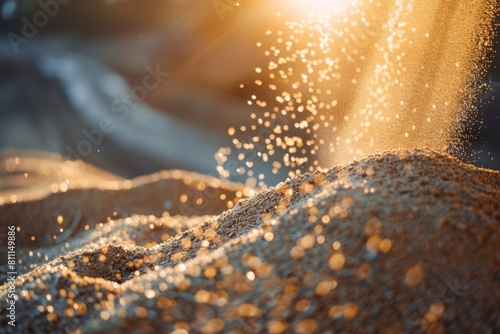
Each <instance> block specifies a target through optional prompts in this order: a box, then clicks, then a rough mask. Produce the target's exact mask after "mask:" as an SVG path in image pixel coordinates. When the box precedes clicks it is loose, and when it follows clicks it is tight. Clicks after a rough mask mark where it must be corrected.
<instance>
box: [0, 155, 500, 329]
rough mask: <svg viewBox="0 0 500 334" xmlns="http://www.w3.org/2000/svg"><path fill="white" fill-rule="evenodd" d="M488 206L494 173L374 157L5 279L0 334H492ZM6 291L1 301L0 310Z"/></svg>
mask: <svg viewBox="0 0 500 334" xmlns="http://www.w3.org/2000/svg"><path fill="white" fill-rule="evenodd" d="M498 203H500V173H498V172H493V171H488V170H484V169H478V168H475V167H472V166H469V165H465V164H462V163H461V162H459V161H458V160H456V159H454V158H451V157H449V156H447V155H442V154H438V153H434V152H430V151H418V150H416V151H412V152H406V151H398V152H385V153H383V154H381V155H375V156H370V157H367V158H365V159H363V160H360V161H355V162H352V163H351V164H348V165H345V166H337V167H334V168H332V169H331V170H328V171H317V172H315V173H312V174H304V175H301V176H299V177H297V178H295V179H292V180H289V181H287V182H285V183H282V184H280V185H278V186H277V187H276V188H271V189H268V190H265V191H263V192H261V193H259V194H257V195H255V196H254V197H252V198H250V199H248V200H244V201H241V202H239V203H238V204H237V205H236V206H235V207H234V208H233V209H231V210H228V211H226V212H224V213H222V214H221V215H219V216H218V217H215V218H213V219H211V220H208V221H207V222H205V223H202V222H200V221H199V220H198V221H196V222H194V223H193V225H189V224H188V222H184V223H183V224H184V225H182V226H184V227H185V229H184V230H183V232H181V233H179V234H178V235H177V236H175V237H173V238H171V239H169V240H167V241H166V242H163V243H157V244H156V245H154V246H151V247H144V246H146V245H145V244H143V245H141V244H140V243H139V242H138V243H128V244H126V243H124V245H121V244H120V243H119V242H114V241H113V236H116V235H114V232H116V233H117V234H119V236H120V238H122V237H123V235H124V234H123V233H124V231H127V229H130V230H129V231H130V232H132V230H133V228H132V227H127V226H134V225H133V222H134V219H135V221H141V219H142V220H143V221H144V220H147V219H149V221H148V223H151V224H152V225H151V226H153V227H154V228H151V230H152V231H149V232H148V233H145V235H148V234H150V237H147V238H146V239H148V238H151V239H153V238H154V231H155V229H156V227H155V226H159V225H161V224H159V220H160V219H156V218H154V217H144V218H141V217H139V216H136V217H131V218H130V220H128V223H127V222H126V220H123V221H117V222H108V223H106V224H104V225H103V227H102V229H100V230H99V231H88V232H85V233H83V234H80V235H79V236H76V237H75V239H74V242H75V243H78V244H79V245H84V244H85V242H86V241H89V242H90V241H91V242H93V244H94V246H93V247H87V248H85V249H83V248H77V249H76V250H75V251H73V252H70V253H69V254H67V255H65V256H64V257H59V258H57V259H56V260H54V261H51V262H50V263H48V264H45V265H42V266H40V267H38V268H36V269H34V270H33V271H32V272H29V273H26V274H25V275H23V276H22V277H20V278H19V279H18V280H17V287H18V291H19V293H20V295H21V296H20V300H19V301H18V303H17V304H16V307H17V317H18V319H19V322H18V323H17V326H18V327H16V328H14V327H10V326H7V325H6V322H7V319H4V318H3V319H2V325H3V328H4V330H5V331H9V330H10V331H13V332H14V331H15V330H16V331H17V330H19V329H22V330H25V331H50V332H71V331H77V332H78V331H81V332H85V333H87V332H102V333H122V332H126V331H132V330H133V331H135V332H151V331H158V332H160V331H165V330H166V331H173V330H177V333H185V332H190V333H191V332H205V333H207V332H209V333H215V332H243V333H249V332H266V331H269V332H271V333H284V332H297V333H312V332H326V331H328V330H331V331H332V332H350V333H352V332H402V331H411V332H414V331H418V330H422V331H430V332H443V331H446V332H449V331H453V332H488V331H490V332H494V331H495V329H498V328H500V323H499V322H498V321H499V320H498V314H497V305H498V303H499V302H500V281H499V279H498V277H499V269H500V258H499V254H500V231H499V224H500V207H499V204H498ZM161 219H164V220H165V219H166V220H165V222H167V223H168V221H170V219H174V218H171V217H166V218H165V217H163V218H161ZM125 224H128V225H125ZM179 226H180V228H181V230H182V227H181V225H179ZM136 227H137V225H136ZM158 231H159V232H158V233H164V231H162V229H158ZM92 233H101V236H102V238H101V237H99V238H96V236H95V235H94V236H93V237H92ZM135 238H137V237H135ZM156 238H157V236H156ZM125 239H126V238H125ZM156 240H161V239H156ZM115 241H116V239H115ZM147 242H148V240H145V239H144V238H143V239H141V243H147ZM6 292H7V287H6V286H3V287H1V288H0V295H1V297H2V304H0V305H1V306H0V309H1V311H2V312H6V310H5V308H6V306H7V305H6V304H5V302H4V298H5V294H6ZM47 295H50V297H47Z"/></svg>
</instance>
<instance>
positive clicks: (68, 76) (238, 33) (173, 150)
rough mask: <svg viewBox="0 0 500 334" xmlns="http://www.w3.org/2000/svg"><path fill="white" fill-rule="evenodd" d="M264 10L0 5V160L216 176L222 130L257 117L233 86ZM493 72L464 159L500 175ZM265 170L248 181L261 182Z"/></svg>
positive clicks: (185, 2) (124, 173)
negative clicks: (38, 154) (33, 158)
mask: <svg viewBox="0 0 500 334" xmlns="http://www.w3.org/2000/svg"><path fill="white" fill-rule="evenodd" d="M263 6H265V7H263ZM274 6H275V5H274V1H271V2H269V1H264V0H252V1H245V0H241V1H238V2H236V1H226V0H207V1H194V0H148V1H145V0H141V1H140V0H85V1H83V0H59V1H57V0H42V1H35V0H5V1H0V10H1V20H0V30H1V35H2V38H1V39H0V106H1V109H0V149H1V150H7V153H4V154H7V155H8V154H12V152H17V151H18V150H42V151H49V152H54V153H59V154H61V155H63V156H67V157H70V158H73V159H82V160H83V161H86V162H89V163H91V164H93V165H95V166H97V167H99V168H101V169H103V170H105V171H108V172H111V173H113V174H117V175H118V176H121V177H126V178H131V177H134V176H138V175H143V174H147V173H151V172H155V171H158V170H162V169H171V168H181V169H187V170H192V171H197V172H201V173H205V174H211V175H214V176H217V175H218V173H217V172H216V166H217V163H216V161H215V159H214V154H215V153H216V152H217V150H218V149H219V148H220V147H224V146H232V144H231V137H230V136H229V135H228V128H229V127H231V126H240V125H245V124H249V123H250V121H251V119H250V114H251V113H252V112H256V109H257V110H259V111H260V112H262V111H261V109H260V108H258V107H255V106H250V105H248V104H247V100H248V99H249V97H250V96H251V95H252V93H253V92H252V91H251V88H246V86H245V87H244V88H240V84H245V83H249V82H253V80H254V79H255V77H254V74H255V68H256V67H257V66H258V65H262V64H265V63H267V59H266V58H265V56H264V54H263V52H262V50H261V49H259V48H257V47H256V43H257V42H259V41H260V40H262V36H263V34H264V32H265V31H266V30H267V29H269V28H271V27H272V22H273V17H274V15H275V12H276V9H277V7H276V8H274ZM495 48H496V49H498V48H499V41H498V38H497V39H496V41H495ZM496 62H497V61H494V62H493V64H492V66H491V67H490V69H489V72H488V75H487V77H486V78H485V79H484V82H483V83H485V84H488V87H489V88H485V89H484V91H483V92H481V94H480V96H479V99H480V100H481V103H480V104H478V105H479V113H478V116H477V120H476V122H474V124H475V125H474V127H475V128H474V131H473V132H475V133H476V135H475V138H468V139H469V140H470V141H471V146H470V147H468V152H469V154H467V157H469V158H470V157H472V159H473V161H472V162H473V163H475V164H476V165H477V166H481V167H487V168H493V169H497V170H500V69H499V67H498V66H496ZM9 152H10V153H9ZM270 168H271V167H268V166H266V165H262V166H257V167H256V170H257V171H262V172H263V173H266V175H271V173H268V171H269V169H270ZM286 175H287V170H285V169H283V170H282V171H280V174H278V175H275V176H273V177H274V179H273V178H272V177H270V178H267V176H266V179H267V181H268V182H270V183H272V182H276V181H281V180H282V179H283V178H284V177H286ZM236 180H237V179H236ZM240 181H241V180H240Z"/></svg>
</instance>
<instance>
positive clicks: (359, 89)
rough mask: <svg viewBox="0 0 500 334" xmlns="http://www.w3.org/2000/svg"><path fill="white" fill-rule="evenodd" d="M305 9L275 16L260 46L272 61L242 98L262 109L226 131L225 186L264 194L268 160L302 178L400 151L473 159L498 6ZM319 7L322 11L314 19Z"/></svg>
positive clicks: (359, 4)
mask: <svg viewBox="0 0 500 334" xmlns="http://www.w3.org/2000/svg"><path fill="white" fill-rule="evenodd" d="M299 2H300V1H299ZM302 2H303V7H302V9H303V12H302V13H301V14H302V15H301V17H300V18H297V17H296V16H297V15H295V16H293V15H291V14H289V13H288V14H285V13H281V12H280V13H278V15H277V16H278V17H277V18H276V22H273V25H272V29H269V30H267V31H266V32H265V33H264V34H263V37H262V42H259V43H257V46H258V47H259V48H261V49H262V52H263V53H264V54H265V55H266V56H267V57H268V59H269V61H268V63H267V64H259V65H257V66H256V68H255V72H256V73H255V80H254V82H250V83H247V84H245V85H242V88H243V86H244V88H245V89H246V91H248V92H249V94H251V95H250V97H249V100H248V104H249V105H252V106H257V107H259V108H257V109H255V110H256V111H255V112H253V113H252V114H251V115H250V118H251V120H250V124H246V125H242V126H238V127H232V128H230V129H229V135H230V136H231V137H232V144H233V145H232V146H231V147H225V148H221V149H220V150H219V152H217V154H216V159H217V161H218V164H219V168H218V170H219V173H220V175H221V177H223V178H225V177H230V176H232V175H238V174H242V175H245V176H247V177H249V178H250V179H251V180H252V182H253V183H254V184H258V185H259V186H264V185H265V181H264V178H265V177H268V175H263V174H257V172H256V171H257V170H258V168H254V165H257V163H256V161H259V160H262V161H263V162H264V163H267V164H269V166H271V168H270V170H271V171H272V173H274V174H278V173H280V174H285V175H286V174H288V176H290V177H293V176H294V175H296V174H298V173H300V172H304V171H310V172H312V171H314V170H316V169H317V168H318V167H330V166H333V165H334V164H338V163H347V162H349V161H351V160H353V159H359V158H361V157H365V156H366V155H368V154H373V153H375V152H377V151H384V150H393V149H414V148H426V147H427V148H431V149H433V150H435V151H439V152H451V153H452V154H453V155H455V156H459V157H463V158H464V154H465V153H464V150H463V149H461V148H462V147H463V146H464V145H466V143H465V142H463V141H464V140H465V141H466V140H467V138H473V136H474V133H473V131H471V128H472V125H471V124H470V121H472V120H473V119H474V114H475V113H476V111H477V110H476V106H477V102H481V101H477V98H476V95H477V93H478V90H479V89H484V87H483V88H481V87H480V86H481V85H480V81H481V79H482V78H483V77H484V76H485V73H486V71H487V69H488V65H489V64H490V61H491V50H492V45H493V39H494V37H495V31H494V24H493V21H494V18H495V15H496V14H497V13H498V8H499V7H498V5H497V1H496V0H480V1H470V0H458V1H435V0H425V1H421V0H408V1H371V0H370V1H365V0H359V1H322V2H321V1H320V2H315V1H302ZM315 3H323V4H324V6H323V10H322V11H320V12H319V13H318V12H316V13H312V14H310V15H309V16H307V15H306V14H305V13H306V12H307V8H308V7H313V6H314V4H315ZM309 9H311V8H309ZM459 137H461V139H462V141H460V140H459Z"/></svg>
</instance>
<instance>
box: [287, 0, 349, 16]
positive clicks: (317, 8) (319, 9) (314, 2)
mask: <svg viewBox="0 0 500 334" xmlns="http://www.w3.org/2000/svg"><path fill="white" fill-rule="evenodd" d="M346 2H348V1H345V0H292V3H293V6H294V7H295V8H296V9H297V10H298V11H300V12H303V13H315V14H318V13H325V14H329V13H332V12H336V11H339V10H340V8H341V7H342V6H343V5H345V3H346Z"/></svg>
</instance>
